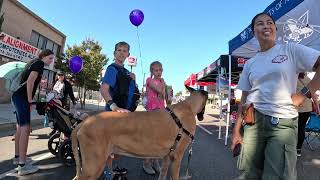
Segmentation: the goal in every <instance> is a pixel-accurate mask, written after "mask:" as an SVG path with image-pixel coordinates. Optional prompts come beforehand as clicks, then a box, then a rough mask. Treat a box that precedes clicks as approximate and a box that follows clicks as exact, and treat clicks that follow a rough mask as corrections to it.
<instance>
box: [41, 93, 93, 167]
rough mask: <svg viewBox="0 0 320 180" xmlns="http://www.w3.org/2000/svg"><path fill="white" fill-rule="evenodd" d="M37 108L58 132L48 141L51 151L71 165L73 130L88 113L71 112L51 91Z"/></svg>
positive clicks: (64, 162) (72, 160) (72, 161)
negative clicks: (71, 137)
mask: <svg viewBox="0 0 320 180" xmlns="http://www.w3.org/2000/svg"><path fill="white" fill-rule="evenodd" d="M36 109H37V112H38V114H39V115H45V116H46V117H45V118H47V120H48V121H49V124H52V126H51V128H52V129H53V130H54V131H55V130H56V131H57V132H55V133H50V134H51V136H50V138H49V141H48V149H49V151H50V152H51V153H52V154H54V155H57V156H58V157H59V158H60V160H61V161H62V163H63V164H64V165H66V166H71V165H73V163H74V157H73V153H72V147H71V139H70V136H71V132H72V130H73V129H74V127H76V126H77V124H79V123H80V122H81V121H82V120H84V119H85V118H87V117H88V114H87V113H80V112H74V113H71V112H70V111H67V110H66V109H64V108H63V107H62V105H61V102H60V101H59V100H57V99H56V98H55V95H54V93H49V94H48V95H47V97H46V101H45V102H38V103H37V104H36Z"/></svg>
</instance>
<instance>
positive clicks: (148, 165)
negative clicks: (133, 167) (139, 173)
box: [142, 163, 156, 175]
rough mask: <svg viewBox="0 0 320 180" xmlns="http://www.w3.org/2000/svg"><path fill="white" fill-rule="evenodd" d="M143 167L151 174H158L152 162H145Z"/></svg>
mask: <svg viewBox="0 0 320 180" xmlns="http://www.w3.org/2000/svg"><path fill="white" fill-rule="evenodd" d="M142 168H143V170H144V172H145V173H147V174H150V175H154V174H156V172H155V171H154V169H153V168H152V166H151V164H145V163H143V165H142Z"/></svg>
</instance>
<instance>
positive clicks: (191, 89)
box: [185, 86, 195, 93]
mask: <svg viewBox="0 0 320 180" xmlns="http://www.w3.org/2000/svg"><path fill="white" fill-rule="evenodd" d="M185 87H186V89H187V90H188V91H189V92H190V93H192V92H193V91H195V89H193V88H192V87H189V86H185Z"/></svg>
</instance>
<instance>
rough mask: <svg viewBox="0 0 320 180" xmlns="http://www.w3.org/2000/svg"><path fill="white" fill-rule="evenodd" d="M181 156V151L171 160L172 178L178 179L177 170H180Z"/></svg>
mask: <svg viewBox="0 0 320 180" xmlns="http://www.w3.org/2000/svg"><path fill="white" fill-rule="evenodd" d="M182 157H183V153H182V154H178V153H177V154H176V156H175V158H174V159H173V161H172V164H171V174H172V180H179V172H180V165H181V160H182Z"/></svg>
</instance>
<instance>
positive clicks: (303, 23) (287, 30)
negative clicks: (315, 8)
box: [283, 10, 313, 43]
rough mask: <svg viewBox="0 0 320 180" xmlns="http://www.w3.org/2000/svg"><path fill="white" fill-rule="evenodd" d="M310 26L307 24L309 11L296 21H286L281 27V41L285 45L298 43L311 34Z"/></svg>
mask: <svg viewBox="0 0 320 180" xmlns="http://www.w3.org/2000/svg"><path fill="white" fill-rule="evenodd" d="M312 28H313V27H312V25H310V24H309V10H308V11H306V12H305V13H304V14H303V15H302V16H301V17H300V18H299V19H298V20H295V19H288V20H287V21H286V22H285V23H284V26H283V32H284V36H283V41H284V42H285V43H289V42H294V43H300V42H301V41H302V40H303V39H306V38H308V37H310V36H311V35H312V34H313V29H312Z"/></svg>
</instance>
